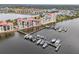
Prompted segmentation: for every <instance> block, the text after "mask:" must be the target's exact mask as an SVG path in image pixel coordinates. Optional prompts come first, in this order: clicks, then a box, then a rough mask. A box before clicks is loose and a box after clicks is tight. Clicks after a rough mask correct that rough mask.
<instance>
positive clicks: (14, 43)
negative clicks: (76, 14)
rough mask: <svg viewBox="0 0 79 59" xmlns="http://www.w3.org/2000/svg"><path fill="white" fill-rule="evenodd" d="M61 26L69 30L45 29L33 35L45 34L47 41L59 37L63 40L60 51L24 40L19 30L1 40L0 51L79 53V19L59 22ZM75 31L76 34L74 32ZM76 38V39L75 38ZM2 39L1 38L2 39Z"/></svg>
mask: <svg viewBox="0 0 79 59" xmlns="http://www.w3.org/2000/svg"><path fill="white" fill-rule="evenodd" d="M58 24H59V25H60V26H62V25H63V26H64V27H67V28H68V31H67V32H58V31H55V30H53V29H43V30H40V31H38V32H36V33H34V34H33V35H36V34H39V35H42V36H45V37H46V38H47V39H46V40H47V41H49V42H50V41H51V39H52V38H58V39H60V40H61V41H62V44H61V48H60V49H59V51H58V52H55V51H54V49H55V48H54V47H50V46H48V47H47V48H46V49H42V48H41V47H40V46H37V45H36V44H35V43H32V42H30V41H29V40H24V35H23V34H20V33H18V32H15V34H14V36H12V37H10V38H6V39H4V40H3V41H0V42H1V43H0V53H28V54H29V53H33V54H34V53H40V54H41V53H45V54H46V53H48V54H49V53H52V54H54V53H60V54H61V53H67V54H69V53H79V52H78V50H79V47H78V42H79V40H78V38H79V36H78V32H79V31H78V30H79V28H78V25H79V19H78V18H77V19H73V20H69V21H64V22H62V23H58ZM73 33H74V34H73ZM74 39H75V40H74ZM0 40H1V39H0ZM73 43H74V44H73Z"/></svg>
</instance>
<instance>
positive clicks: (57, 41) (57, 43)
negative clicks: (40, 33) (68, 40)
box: [54, 39, 61, 47]
mask: <svg viewBox="0 0 79 59" xmlns="http://www.w3.org/2000/svg"><path fill="white" fill-rule="evenodd" d="M60 42H61V40H59V39H57V40H56V42H55V43H54V45H55V46H56V47H57V46H58V45H59V44H60Z"/></svg>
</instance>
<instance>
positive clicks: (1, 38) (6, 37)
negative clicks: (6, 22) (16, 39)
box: [0, 32, 15, 42]
mask: <svg viewBox="0 0 79 59" xmlns="http://www.w3.org/2000/svg"><path fill="white" fill-rule="evenodd" d="M14 35H15V32H13V33H5V34H0V42H1V41H4V40H6V39H9V38H11V37H13V36H14Z"/></svg>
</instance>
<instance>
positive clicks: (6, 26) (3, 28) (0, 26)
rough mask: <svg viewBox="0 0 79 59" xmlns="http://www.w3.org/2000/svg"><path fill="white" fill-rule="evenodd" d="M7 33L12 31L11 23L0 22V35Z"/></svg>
mask: <svg viewBox="0 0 79 59" xmlns="http://www.w3.org/2000/svg"><path fill="white" fill-rule="evenodd" d="M8 31H14V25H13V23H11V22H5V21H1V22H0V33H1V32H8Z"/></svg>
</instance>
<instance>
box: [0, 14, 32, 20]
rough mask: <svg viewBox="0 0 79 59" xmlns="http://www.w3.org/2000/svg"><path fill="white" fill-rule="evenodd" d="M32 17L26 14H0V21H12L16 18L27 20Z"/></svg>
mask: <svg viewBox="0 0 79 59" xmlns="http://www.w3.org/2000/svg"><path fill="white" fill-rule="evenodd" d="M31 16H33V15H27V14H15V13H7V14H5V13H0V20H8V19H10V20H12V19H17V18H28V17H31Z"/></svg>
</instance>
